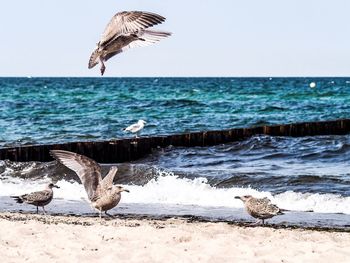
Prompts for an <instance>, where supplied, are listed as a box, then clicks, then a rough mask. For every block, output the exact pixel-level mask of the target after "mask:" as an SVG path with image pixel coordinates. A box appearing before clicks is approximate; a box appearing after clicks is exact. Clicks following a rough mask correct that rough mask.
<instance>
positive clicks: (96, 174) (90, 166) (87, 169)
mask: <svg viewBox="0 0 350 263" xmlns="http://www.w3.org/2000/svg"><path fill="white" fill-rule="evenodd" d="M50 154H51V156H52V157H54V158H55V159H56V160H58V161H59V162H60V163H62V164H63V165H65V166H66V167H68V168H69V169H71V170H73V171H74V172H75V173H76V174H77V175H78V176H79V178H80V181H81V182H82V184H83V185H84V188H85V191H86V193H87V194H88V197H89V199H90V200H92V198H93V197H94V195H95V192H96V189H97V187H98V185H99V184H100V182H101V181H102V178H101V167H100V165H99V164H98V163H97V162H95V161H94V160H92V159H90V158H88V157H86V156H84V155H80V154H77V153H73V152H68V151H62V150H51V151H50Z"/></svg>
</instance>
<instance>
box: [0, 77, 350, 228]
mask: <svg viewBox="0 0 350 263" xmlns="http://www.w3.org/2000/svg"><path fill="white" fill-rule="evenodd" d="M311 83H315V87H313V88H312V87H310V84H311ZM311 86H313V85H311ZM0 101H1V103H0V147H5V146H13V145H24V144H47V143H63V142H69V141H91V140H109V139H115V138H124V137H130V136H131V135H130V134H125V133H124V132H123V130H122V129H123V128H125V127H126V126H128V125H130V124H132V123H134V122H136V121H137V120H139V119H144V120H146V121H147V125H146V127H145V128H144V130H143V131H142V134H141V135H142V136H147V135H160V134H162V135H166V134H174V133H182V132H189V131H204V130H219V129H228V128H234V127H251V126H260V125H265V124H286V123H295V122H304V121H320V120H334V119H339V118H349V117H350V78H0ZM118 166H119V168H120V169H119V172H118V178H117V181H116V183H119V184H123V185H125V186H127V187H128V188H129V189H130V190H131V191H130V194H125V195H123V199H122V204H121V206H120V207H119V206H118V207H119V208H116V211H119V212H123V213H124V212H125V213H136V214H140V213H141V214H142V213H146V214H153V215H154V214H162V215H166V214H190V215H204V216H209V217H213V218H228V219H230V218H232V217H235V218H237V215H238V217H239V218H241V217H244V216H246V214H245V213H244V212H243V210H242V204H241V202H240V201H239V200H237V199H234V198H233V197H234V196H235V195H244V194H252V195H254V196H261V197H265V196H267V197H269V198H271V199H272V200H273V202H274V203H276V204H278V205H279V206H280V207H283V208H285V209H289V210H292V211H294V212H292V213H295V214H296V215H298V216H297V220H299V223H300V220H301V219H300V218H304V219H305V218H308V219H307V220H309V222H313V223H314V222H318V223H319V222H323V223H322V224H325V225H332V224H333V225H334V224H340V225H343V226H344V225H349V224H350V223H349V222H350V190H349V189H350V188H349V186H350V179H349V178H350V135H344V136H339V135H337V136H335V135H334V136H314V137H304V138H289V137H271V136H263V135H257V136H254V137H252V138H248V139H246V140H242V141H238V142H235V143H230V144H225V145H218V146H214V147H195V148H181V147H180V148H174V147H169V148H166V149H160V150H155V151H154V153H153V154H151V155H150V156H148V157H146V158H144V159H142V160H138V161H136V162H132V163H126V164H118ZM107 168H108V165H107V166H104V169H106V170H107ZM49 181H54V182H56V183H57V184H58V185H60V186H61V189H59V191H56V193H55V196H56V198H55V202H56V203H54V204H53V207H54V209H53V210H55V211H61V212H66V213H67V212H72V213H85V212H87V211H90V208H89V205H88V203H87V202H81V199H82V198H86V194H85V192H84V190H83V187H82V186H81V185H80V183H79V181H78V180H77V177H76V176H75V175H74V174H73V173H71V172H70V171H69V170H67V169H66V170H65V169H63V167H60V166H58V165H57V164H56V163H55V162H49V163H34V162H29V163H14V162H10V161H8V160H1V161H0V199H1V200H2V202H1V205H0V209H5V210H18V209H27V210H30V209H31V207H23V206H21V207H18V205H15V204H14V203H13V200H11V199H10V198H8V196H9V195H14V194H21V193H22V192H27V191H34V190H37V189H38V188H40V187H41V186H42V185H43V184H45V183H47V182H49ZM57 202H61V203H57ZM62 202H63V203H64V205H62ZM74 202H76V203H77V205H76V203H74ZM118 209H121V210H118ZM233 210H235V211H236V212H235V213H234V214H232V211H233ZM300 211H314V213H311V214H310V213H309V214H302V215H301V214H298V213H300ZM339 213H340V214H341V215H342V216H336V217H332V216H329V215H336V214H337V215H338V214H339ZM273 220H277V221H275V222H278V220H281V221H283V220H285V218H284V216H281V217H279V218H277V219H273ZM290 220H291V219H290V218H288V220H287V221H290ZM272 222H274V221H272Z"/></svg>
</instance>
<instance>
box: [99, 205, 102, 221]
mask: <svg viewBox="0 0 350 263" xmlns="http://www.w3.org/2000/svg"><path fill="white" fill-rule="evenodd" d="M99 213H100V220H102V208H100V212H99Z"/></svg>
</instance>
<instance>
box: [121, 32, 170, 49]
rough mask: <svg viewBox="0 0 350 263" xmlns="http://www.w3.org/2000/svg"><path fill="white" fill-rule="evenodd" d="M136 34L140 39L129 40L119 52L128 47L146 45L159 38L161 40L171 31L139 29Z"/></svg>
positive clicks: (157, 40)
mask: <svg viewBox="0 0 350 263" xmlns="http://www.w3.org/2000/svg"><path fill="white" fill-rule="evenodd" d="M137 36H138V37H139V38H140V40H135V41H133V42H131V43H130V44H129V45H127V46H125V47H123V48H122V49H121V52H124V51H126V50H128V49H130V48H135V47H146V46H149V45H152V44H154V43H157V42H159V41H160V40H162V39H164V38H167V37H169V36H171V33H170V32H162V31H152V30H141V31H139V32H138V33H137ZM141 39H142V40H141ZM119 53H120V52H119Z"/></svg>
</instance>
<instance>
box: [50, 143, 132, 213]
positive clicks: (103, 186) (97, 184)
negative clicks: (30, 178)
mask: <svg viewBox="0 0 350 263" xmlns="http://www.w3.org/2000/svg"><path fill="white" fill-rule="evenodd" d="M50 154H51V156H52V157H54V158H55V159H56V160H57V161H59V162H60V163H61V164H63V165H64V166H66V167H68V168H69V169H71V170H73V171H74V172H75V173H76V174H77V175H78V176H79V178H80V181H81V182H82V184H83V185H84V188H85V191H86V193H87V195H88V197H89V200H90V201H91V205H92V206H93V207H94V208H96V209H97V210H98V211H99V213H100V218H101V217H102V211H104V212H105V214H106V215H109V214H108V213H107V211H108V210H110V209H112V208H114V207H115V206H116V205H117V204H118V203H119V201H120V199H121V192H129V190H127V189H125V188H123V187H121V186H115V185H113V180H114V177H115V175H116V173H117V171H118V168H117V167H116V166H112V167H111V168H110V170H109V172H108V174H107V175H106V176H105V177H104V178H103V179H102V176H101V166H100V165H99V164H98V163H97V162H95V161H94V160H92V159H90V158H88V157H86V156H84V155H80V154H77V153H73V152H68V151H62V150H51V151H50Z"/></svg>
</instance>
